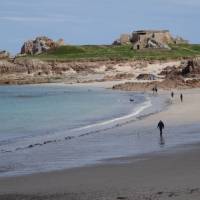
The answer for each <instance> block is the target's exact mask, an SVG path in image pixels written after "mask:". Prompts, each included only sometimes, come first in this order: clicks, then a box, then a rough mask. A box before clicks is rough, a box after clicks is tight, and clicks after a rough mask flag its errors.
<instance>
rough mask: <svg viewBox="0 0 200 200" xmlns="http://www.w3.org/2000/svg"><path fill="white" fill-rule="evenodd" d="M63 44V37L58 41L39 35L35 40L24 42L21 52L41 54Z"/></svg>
mask: <svg viewBox="0 0 200 200" xmlns="http://www.w3.org/2000/svg"><path fill="white" fill-rule="evenodd" d="M62 45H64V40H63V39H60V40H58V41H57V42H56V41H53V40H52V39H50V38H48V37H46V36H42V37H37V38H36V39H35V40H28V41H26V42H25V43H24V44H23V46H22V48H21V54H28V55H35V54H41V53H43V52H46V51H48V50H50V49H54V48H57V47H59V46H62Z"/></svg>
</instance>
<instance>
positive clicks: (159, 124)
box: [157, 120, 165, 137]
mask: <svg viewBox="0 0 200 200" xmlns="http://www.w3.org/2000/svg"><path fill="white" fill-rule="evenodd" d="M157 128H159V130H160V137H162V134H163V132H162V130H163V129H164V128H165V125H164V123H163V121H161V120H160V121H159V122H158V126H157Z"/></svg>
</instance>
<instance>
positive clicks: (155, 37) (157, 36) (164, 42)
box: [113, 30, 188, 50]
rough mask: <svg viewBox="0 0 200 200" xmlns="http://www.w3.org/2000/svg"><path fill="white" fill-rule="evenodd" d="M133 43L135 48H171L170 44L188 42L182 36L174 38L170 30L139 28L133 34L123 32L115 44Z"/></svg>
mask: <svg viewBox="0 0 200 200" xmlns="http://www.w3.org/2000/svg"><path fill="white" fill-rule="evenodd" d="M131 43H132V44H133V49H137V50H140V49H145V48H160V49H170V47H169V45H168V44H181V43H188V41H186V40H184V39H182V38H181V37H177V38H173V37H172V35H171V33H170V32H169V30H138V31H134V32H133V33H132V34H122V35H121V36H120V38H119V39H118V40H116V41H114V43H113V44H115V45H124V44H131Z"/></svg>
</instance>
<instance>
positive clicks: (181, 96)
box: [180, 93, 183, 102]
mask: <svg viewBox="0 0 200 200" xmlns="http://www.w3.org/2000/svg"><path fill="white" fill-rule="evenodd" d="M180 99H181V102H183V94H182V93H181V95H180Z"/></svg>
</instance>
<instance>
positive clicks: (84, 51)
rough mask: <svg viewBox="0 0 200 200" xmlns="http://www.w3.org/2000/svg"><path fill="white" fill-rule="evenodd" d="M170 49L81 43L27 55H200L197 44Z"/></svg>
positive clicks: (82, 57) (72, 58) (60, 57)
mask: <svg viewBox="0 0 200 200" xmlns="http://www.w3.org/2000/svg"><path fill="white" fill-rule="evenodd" d="M171 48H172V49H171V50H158V49H157V50H156V49H154V50H140V51H137V50H132V49H131V45H124V46H112V45H82V46H69V45H68V46H62V47H59V48H57V49H55V50H51V51H49V52H46V53H43V54H40V55H37V56H28V57H31V58H39V59H42V60H49V61H53V60H59V61H81V60H87V61H96V60H133V59H134V60H140V59H143V60H167V59H178V58H190V57H195V56H200V45H199V44H182V45H171Z"/></svg>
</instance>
